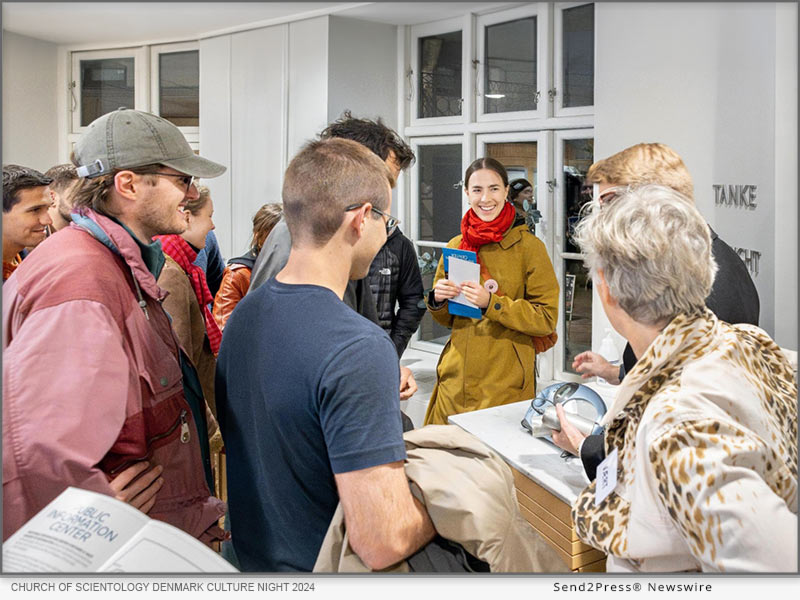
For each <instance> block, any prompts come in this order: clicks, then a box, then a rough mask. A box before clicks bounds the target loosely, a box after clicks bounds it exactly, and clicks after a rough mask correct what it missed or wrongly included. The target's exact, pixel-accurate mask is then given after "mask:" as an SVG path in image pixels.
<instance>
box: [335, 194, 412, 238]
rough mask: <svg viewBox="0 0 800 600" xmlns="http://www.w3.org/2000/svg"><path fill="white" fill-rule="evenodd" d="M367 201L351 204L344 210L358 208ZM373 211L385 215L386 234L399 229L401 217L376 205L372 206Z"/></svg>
mask: <svg viewBox="0 0 800 600" xmlns="http://www.w3.org/2000/svg"><path fill="white" fill-rule="evenodd" d="M365 204H366V202H361V203H360V204H351V205H350V206H346V207H345V209H344V212H349V211H351V210H356V209H357V208H361V207H362V206H364V205H365ZM371 210H372V212H374V213H377V214H379V215H380V216H382V217H384V223H385V224H386V235H387V236H389V235H392V234H393V233H394V230H395V229H397V226H398V225H400V219H398V218H397V217H393V216H392V215H390V214H389V213H385V212H383V211H382V210H380V209H377V208H375V207H374V206H373V207H371Z"/></svg>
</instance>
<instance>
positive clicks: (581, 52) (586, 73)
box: [562, 4, 594, 107]
mask: <svg viewBox="0 0 800 600" xmlns="http://www.w3.org/2000/svg"><path fill="white" fill-rule="evenodd" d="M563 25H564V31H563V40H564V47H563V49H562V52H563V56H562V60H563V67H564V72H563V78H564V106H565V107H566V106H592V105H593V104H594V4H586V5H584V6H577V7H575V8H568V9H566V10H565V11H564V19H563Z"/></svg>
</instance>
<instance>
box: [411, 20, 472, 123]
mask: <svg viewBox="0 0 800 600" xmlns="http://www.w3.org/2000/svg"><path fill="white" fill-rule="evenodd" d="M454 31H461V114H460V115H454V116H451V117H427V118H422V117H420V116H419V113H418V110H419V94H420V89H419V88H420V86H419V73H420V67H419V59H420V57H419V39H420V38H425V37H429V36H432V35H437V34H441V33H452V32H454ZM410 43H411V48H410V50H411V52H410V55H411V60H410V65H411V72H412V73H411V85H412V88H411V89H412V90H413V94H411V99H410V104H411V106H410V109H411V125H412V126H418V125H447V124H452V123H467V122H469V119H470V118H471V115H472V95H471V94H470V93H469V90H470V89H472V88H471V87H470V86H471V85H472V69H471V68H470V61H469V54H468V53H467V48H469V47H471V46H472V15H470V14H466V15H464V16H463V17H456V18H453V19H444V20H441V21H434V22H433V23H425V24H423V25H414V26H412V27H411V36H410Z"/></svg>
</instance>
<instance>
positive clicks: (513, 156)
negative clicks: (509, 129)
mask: <svg viewBox="0 0 800 600" xmlns="http://www.w3.org/2000/svg"><path fill="white" fill-rule="evenodd" d="M486 156H489V157H491V158H494V159H495V160H497V161H498V162H499V163H500V164H502V165H503V166H504V167H505V168H506V171H507V172H508V182H509V184H513V183H514V181H516V180H517V179H526V180H527V181H528V182H529V183H530V184H531V187H532V188H533V197H532V198H531V200H530V201H529V203H528V208H529V210H528V216H529V218H528V223H531V222H533V223H534V227H535V230H534V233H536V234H537V235H541V231H540V228H541V225H540V224H539V221H540V220H541V216H540V213H536V212H534V211H537V210H539V208H538V204H537V201H538V198H539V193H538V189H537V186H536V173H537V161H538V149H537V146H536V142H505V143H501V144H486ZM523 196H524V194H523ZM517 200H519V201H518V202H517V204H518V205H521V204H522V201H521V200H520V199H519V198H517ZM515 209H516V211H517V215H518V216H521V217H525V216H526V215H525V213H524V212H523V209H524V207H522V206H515Z"/></svg>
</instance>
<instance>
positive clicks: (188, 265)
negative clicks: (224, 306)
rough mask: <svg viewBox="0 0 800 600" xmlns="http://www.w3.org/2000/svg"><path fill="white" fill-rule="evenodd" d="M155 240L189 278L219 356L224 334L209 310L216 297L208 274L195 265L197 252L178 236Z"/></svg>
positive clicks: (159, 237) (164, 236)
mask: <svg viewBox="0 0 800 600" xmlns="http://www.w3.org/2000/svg"><path fill="white" fill-rule="evenodd" d="M153 239H155V240H160V241H161V248H162V250H164V254H166V255H168V256H169V257H170V258H171V259H172V260H174V261H175V262H176V263H178V266H180V268H181V269H183V270H184V272H185V273H186V274H187V275H188V276H189V282H190V283H191V284H192V289H193V290H194V295H195V297H196V298H197V302H199V303H200V310H201V311H203V319H204V320H205V322H206V334H207V335H208V341H209V342H210V344H211V351H212V352H213V353H214V356H216V355H217V354H219V345H220V342H221V341H222V332H221V331H220V330H219V325H217V322H216V320H215V319H214V317H213V315H212V314H211V311H210V310H208V305H209V304H210V303H211V302H213V301H214V297H213V296H212V295H211V290H209V289H208V282H207V281H206V272H205V271H203V269H202V268H201V267H198V266H197V265H195V264H194V261H195V259H196V258H197V252H195V250H194V248H192V247H191V246H190V245H189V242H187V241H186V240H185V239H183V238H182V237H181V236H179V235H176V234H173V235H157V236H155V237H154V238H153Z"/></svg>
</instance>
